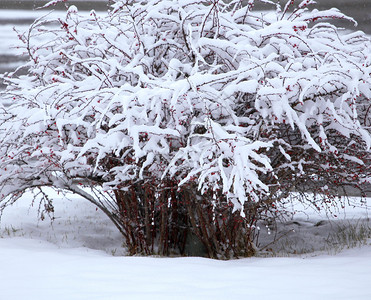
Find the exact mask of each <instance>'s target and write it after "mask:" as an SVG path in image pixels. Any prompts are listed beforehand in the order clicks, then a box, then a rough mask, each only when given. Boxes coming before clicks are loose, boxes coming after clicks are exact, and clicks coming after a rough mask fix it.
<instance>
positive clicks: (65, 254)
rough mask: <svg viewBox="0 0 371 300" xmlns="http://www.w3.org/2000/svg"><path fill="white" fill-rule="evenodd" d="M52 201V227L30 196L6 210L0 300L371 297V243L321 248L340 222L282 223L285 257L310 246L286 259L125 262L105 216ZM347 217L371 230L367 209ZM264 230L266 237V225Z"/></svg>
mask: <svg viewBox="0 0 371 300" xmlns="http://www.w3.org/2000/svg"><path fill="white" fill-rule="evenodd" d="M52 197H53V199H54V205H55V220H54V222H53V223H51V222H50V220H48V218H46V219H45V220H44V221H38V219H37V204H36V203H35V204H34V205H33V207H30V204H31V200H30V199H31V195H30V194H28V195H26V196H24V197H23V198H22V199H21V200H19V202H17V203H16V204H15V205H14V206H13V207H9V208H8V209H7V210H5V212H4V215H3V217H2V221H1V229H0V236H1V238H0V291H1V293H0V299H12V300H18V299H19V300H21V299H38V300H41V299H48V300H49V299H53V300H57V299H71V300H72V299H89V300H90V299H148V298H151V299H249V298H250V297H253V299H285V300H287V299H311V300H314V299H316V300H318V299H326V300H329V299H336V300H338V299H365V300H366V299H367V300H368V299H371V286H370V282H371V245H370V240H368V241H367V242H365V241H363V242H362V243H359V244H358V245H359V246H357V247H355V248H352V249H343V250H342V251H340V250H341V249H342V248H343V247H345V248H347V245H346V243H345V244H342V246H341V247H340V246H339V245H335V244H333V246H334V247H335V248H336V247H337V249H338V250H337V251H331V249H330V248H322V251H317V250H318V249H321V247H322V246H323V245H325V242H324V241H325V240H326V239H327V240H328V238H329V237H330V236H331V235H333V237H335V236H336V235H335V234H336V233H338V232H339V231H338V229H339V228H340V227H339V226H340V225H339V224H340V223H339V222H340V221H336V222H329V220H328V219H327V218H326V217H325V216H324V215H320V214H317V213H315V212H314V211H313V210H311V209H310V208H305V211H303V212H302V213H298V214H297V215H296V216H295V217H294V219H293V220H287V223H286V225H283V224H281V225H280V226H281V227H279V228H280V229H279V230H282V232H283V231H284V230H286V231H287V230H291V229H292V228H291V227H290V226H296V229H298V230H297V231H296V233H292V234H293V235H292V236H291V238H290V239H291V240H293V241H295V243H296V244H295V245H294V244H290V242H289V239H287V240H286V241H285V242H282V241H283V240H284V239H286V238H287V235H286V236H285V237H283V238H281V239H280V240H279V241H281V243H282V244H281V246H282V245H286V247H287V248H288V250H289V252H290V251H292V250H294V249H296V250H295V251H297V250H300V249H302V250H303V249H304V248H305V249H306V250H307V252H306V253H305V251H301V252H302V253H305V254H301V255H290V257H282V256H283V255H284V252H283V251H282V249H281V251H280V252H277V254H278V255H279V256H281V257H276V256H273V257H265V258H263V257H254V258H248V259H238V260H230V261H215V260H211V259H206V258H198V257H187V258H160V257H127V256H124V255H123V254H124V251H123V249H122V247H121V243H122V240H121V237H120V234H119V233H118V232H117V231H116V229H115V228H114V227H113V226H112V225H111V224H110V222H109V220H108V219H107V218H106V216H105V215H103V214H102V213H101V212H100V211H99V210H98V211H97V210H96V209H95V207H94V206H92V205H91V204H90V203H89V202H87V201H85V200H83V199H79V198H76V197H72V198H70V197H69V198H70V199H71V200H68V199H66V198H63V197H62V196H60V195H57V194H52ZM369 200H370V201H369V203H370V202H371V199H369ZM297 208H298V206H296V209H297ZM341 213H342V215H341V214H339V216H337V219H341V220H343V222H345V220H347V221H346V222H349V223H347V224H348V225H350V226H354V224H356V221H357V222H358V224H360V222H361V223H362V224H364V225H368V226H369V225H370V223H369V221H367V211H366V210H365V208H359V207H358V208H356V209H352V208H350V207H348V208H346V209H345V210H343V211H342V212H341ZM345 213H346V214H345ZM344 217H345V219H344ZM320 221H322V222H320ZM330 223H331V224H332V225H331V226H328V224H330ZM290 228H291V229H290ZM368 228H369V227H368ZM261 231H262V235H263V236H264V234H265V236H267V234H266V233H267V232H268V229H266V228H262V229H261ZM273 234H274V230H273V229H272V230H271V235H273ZM278 234H282V233H278ZM265 239H266V238H265ZM300 239H302V240H300ZM303 239H304V240H305V241H304V243H302V242H303ZM293 243H294V242H293ZM300 243H301V244H300ZM317 243H319V244H321V245H322V246H321V247H319V246H318V245H315V244H317ZM361 244H362V246H361ZM260 246H264V244H261V245H260ZM281 246H279V247H281ZM311 246H312V247H313V249H314V250H315V251H313V250H311ZM275 247H276V245H275V244H273V245H270V248H272V249H275ZM279 247H278V248H279ZM300 247H301V248H300ZM339 247H340V248H339ZM278 248H277V247H276V251H278V250H279V249H278ZM335 248H334V249H335ZM277 249H278V250H277ZM316 249H317V250H316ZM271 251H273V250H271ZM299 252H300V251H299ZM335 252H336V255H335ZM264 253H267V255H268V254H269V252H268V251H267V252H264ZM291 253H293V252H291ZM289 254H290V253H288V254H287V255H289Z"/></svg>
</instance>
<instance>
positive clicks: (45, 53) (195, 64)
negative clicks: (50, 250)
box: [0, 0, 371, 213]
mask: <svg viewBox="0 0 371 300" xmlns="http://www.w3.org/2000/svg"><path fill="white" fill-rule="evenodd" d="M263 2H266V3H271V4H272V5H273V6H272V8H273V9H275V10H276V11H275V12H273V11H272V12H258V11H254V9H253V5H254V1H251V0H250V1H248V4H247V5H242V2H241V1H233V0H232V1H221V0H219V1H216V0H215V1H214V0H212V1H203V2H202V1H192V0H178V1H169V0H161V1H158V0H156V1H152V0H151V1H145V2H137V1H114V4H113V6H112V9H111V10H110V12H109V13H108V14H107V15H106V16H104V17H101V16H98V15H96V14H95V12H94V11H92V12H91V13H90V15H89V16H83V15H80V14H79V13H78V10H77V8H76V7H74V6H70V8H69V10H68V11H67V13H66V17H65V18H63V19H58V20H49V19H48V18H47V17H46V18H40V19H38V20H37V21H35V23H34V24H33V25H32V26H31V28H30V30H29V32H26V33H25V35H24V36H23V40H24V41H25V51H27V53H28V54H29V56H30V62H29V63H28V64H27V65H26V66H24V68H25V69H26V70H28V73H27V75H24V76H17V72H16V73H14V76H12V75H11V74H10V75H9V76H6V77H4V79H5V80H6V81H7V82H8V88H7V90H6V91H5V93H3V94H2V98H3V100H2V101H3V103H7V105H3V106H2V107H1V114H0V118H1V125H0V136H1V139H0V153H1V161H0V169H1V172H0V184H1V192H0V196H1V197H2V198H5V197H7V196H8V195H10V194H16V193H17V192H22V191H23V190H24V189H25V188H29V187H38V186H55V187H58V188H62V189H69V190H74V191H76V190H77V189H78V188H79V186H91V185H94V184H99V185H102V186H103V188H104V189H105V190H107V191H109V190H110V189H125V188H126V187H127V186H129V185H130V184H131V183H132V182H135V181H137V180H141V181H144V182H145V181H151V182H153V181H154V182H155V184H159V183H160V182H162V181H164V180H167V179H171V180H173V181H175V182H177V183H178V186H179V187H182V186H187V185H189V184H196V185H197V187H198V189H199V191H200V193H201V194H202V193H206V192H212V193H215V194H217V193H221V194H223V195H224V196H225V197H227V198H228V199H229V201H231V202H232V203H233V205H234V207H235V209H241V208H242V207H243V205H244V203H246V202H248V201H252V202H258V201H260V200H261V199H264V197H267V196H268V195H269V194H270V193H271V192H272V190H274V189H276V188H277V187H279V186H280V185H281V183H282V182H281V180H280V172H282V171H283V170H284V171H286V170H291V172H292V173H295V174H297V176H300V174H301V173H303V172H304V171H303V170H304V169H305V166H306V165H309V164H310V162H311V159H312V157H310V156H308V155H306V154H305V153H306V152H305V151H308V150H313V151H314V152H311V153H322V154H323V153H335V154H336V155H338V158H336V159H342V160H343V163H344V165H346V162H350V163H351V165H352V166H353V165H354V164H356V165H360V166H363V167H364V166H365V162H367V161H369V148H370V145H371V138H370V125H371V119H370V100H369V99H370V97H371V90H370V87H371V76H370V73H371V55H370V54H371V53H370V49H371V46H370V40H369V39H368V38H367V37H366V36H365V35H364V34H363V33H362V32H359V31H356V32H351V33H345V32H340V31H339V30H338V29H337V28H336V27H335V26H334V25H332V24H331V23H327V20H331V19H349V18H348V17H346V16H344V15H343V14H342V13H340V12H339V11H338V10H336V9H331V10H327V11H322V12H319V11H316V10H313V11H312V10H310V9H308V8H307V7H308V5H309V4H312V3H313V2H314V1H311V0H305V1H303V2H302V3H301V4H300V5H299V6H297V7H295V8H294V9H293V10H292V9H291V7H292V3H291V1H288V3H287V5H286V6H285V7H284V8H283V9H282V10H280V9H279V8H277V6H276V5H274V2H273V1H263ZM287 132H289V133H287ZM334 132H335V133H334ZM286 133H287V134H286ZM291 133H292V136H293V138H292V139H290V136H291ZM333 135H335V136H339V137H344V141H347V143H348V144H347V145H345V146H344V145H343V144H339V143H337V142H334V140H333V138H332V136H333ZM353 139H356V140H357V145H356V146H355V147H357V149H362V151H363V152H362V153H363V156H361V157H357V155H356V154H354V153H353V152H352V151H350V153H345V152H344V149H346V148H349V149H351V144H350V143H351V140H353ZM343 146H344V147H343ZM341 147H343V148H341ZM298 148H300V151H301V152H300V151H299V152H300V153H302V155H301V154H300V155H297V153H298V150H297V149H298ZM357 153H358V152H357ZM353 154H354V155H353ZM327 167H328V168H330V166H327ZM303 168H304V169H303ZM323 168H326V162H323ZM313 172H314V173H315V171H313ZM353 175H354V174H353V173H352V176H353ZM356 175H357V180H359V181H362V182H367V181H369V180H370V178H369V177H367V176H368V175H369V173H365V174H364V175H362V174H356ZM347 176H348V175H347ZM290 178H292V177H290ZM347 178H348V177H347ZM241 212H242V210H241ZM242 213H243V212H242Z"/></svg>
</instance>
